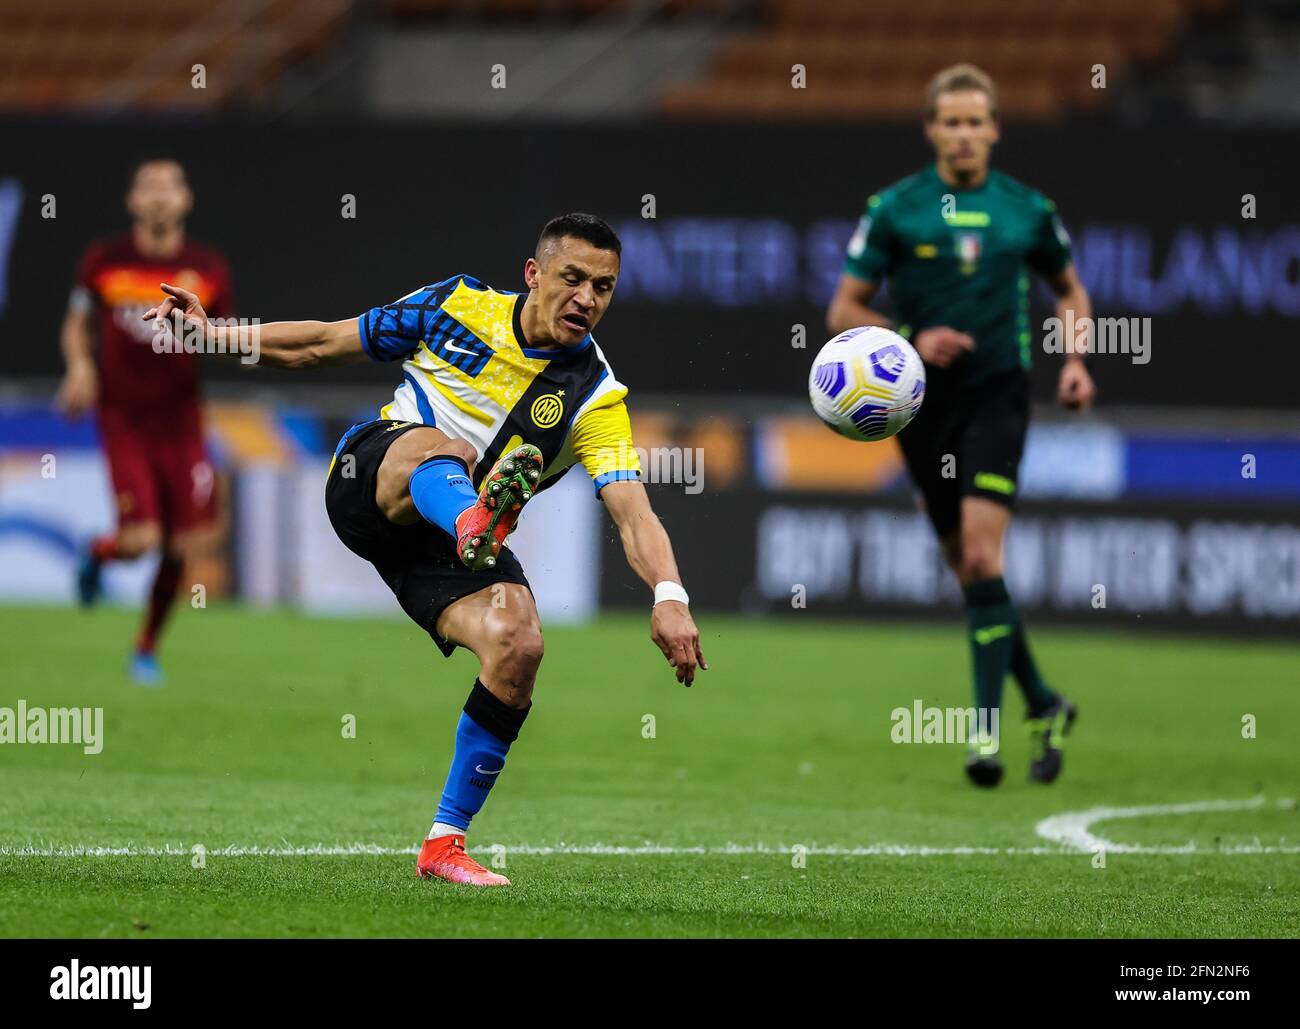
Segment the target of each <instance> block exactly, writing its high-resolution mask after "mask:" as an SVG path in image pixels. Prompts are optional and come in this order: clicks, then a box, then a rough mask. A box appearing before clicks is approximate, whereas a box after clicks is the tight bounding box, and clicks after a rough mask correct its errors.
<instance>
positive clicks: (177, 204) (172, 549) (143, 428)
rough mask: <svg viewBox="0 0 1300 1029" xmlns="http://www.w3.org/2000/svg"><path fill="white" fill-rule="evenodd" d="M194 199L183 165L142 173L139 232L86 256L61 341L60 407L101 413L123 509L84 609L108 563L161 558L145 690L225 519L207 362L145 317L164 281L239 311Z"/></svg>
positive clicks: (138, 659) (142, 645)
mask: <svg viewBox="0 0 1300 1029" xmlns="http://www.w3.org/2000/svg"><path fill="white" fill-rule="evenodd" d="M192 203H193V196H192V194H191V193H190V188H189V185H188V183H187V182H186V178H185V169H184V168H182V167H181V165H180V164H179V163H178V162H176V161H174V160H171V159H168V158H158V159H151V160H147V161H144V162H142V163H141V164H139V165H138V166H137V167H136V169H135V172H134V175H133V176H132V180H131V185H130V189H129V191H128V192H127V195H126V207H127V210H128V211H129V212H130V214H131V218H132V222H133V225H132V229H131V232H130V234H128V235H123V236H119V237H117V238H114V239H110V240H105V241H101V242H97V243H92V244H91V245H90V246H89V247H88V248H87V250H86V252H85V254H84V255H83V256H82V258H81V263H80V265H79V266H78V269H77V281H76V285H75V286H74V287H73V290H72V297H71V300H70V302H69V305H68V313H67V315H66V317H65V318H64V321H63V330H62V336H61V345H62V349H63V357H64V361H65V363H66V366H67V372H66V374H65V376H64V379H63V383H62V385H61V386H60V387H59V392H58V396H57V397H56V398H55V406H56V407H57V408H58V409H59V410H60V411H62V412H63V413H64V414H65V415H67V416H68V417H70V418H75V417H79V416H81V415H82V414H84V413H86V412H87V411H90V410H92V409H94V410H95V412H96V415H97V421H98V425H99V433H100V439H101V441H102V444H103V447H104V456H105V458H106V459H107V461H108V467H109V472H110V475H111V477H112V482H113V493H114V497H115V500H116V504H117V529H116V530H115V531H114V532H110V533H106V534H105V535H103V536H100V537H98V538H97V539H95V540H93V541H91V543H90V545H89V546H88V548H87V551H86V553H85V554H84V556H83V558H82V562H81V567H80V571H79V573H78V577H77V589H78V593H79V596H80V599H81V602H82V604H83V605H87V606H88V605H90V604H92V603H94V601H95V600H96V599H97V597H98V596H99V592H100V574H101V571H102V568H103V566H104V564H105V562H108V561H130V560H134V559H135V558H138V557H142V556H144V555H146V554H149V553H153V552H158V553H159V555H160V562H159V565H158V574H157V577H156V578H155V579H154V583H153V589H152V590H151V591H150V596H149V605H148V609H147V611H146V613H145V619H144V624H143V625H142V626H141V629H140V634H139V636H138V637H137V639H136V643H135V651H134V653H133V655H132V658H131V663H130V672H131V675H132V677H133V678H134V679H135V680H136V681H137V682H139V683H140V684H142V685H158V684H159V683H161V681H162V672H161V669H160V667H159V665H158V662H157V659H156V658H155V656H154V650H155V647H156V645H157V642H158V634H159V632H160V631H161V629H162V626H163V623H164V621H165V620H166V618H167V613H168V611H169V610H170V609H171V606H172V603H173V601H174V599H175V597H176V592H177V590H178V588H179V586H180V580H181V572H182V570H183V568H184V566H185V561H186V560H187V558H189V557H192V556H194V555H195V554H196V553H197V549H198V547H199V546H200V545H201V543H203V542H205V536H206V535H207V532H206V530H208V528H209V526H210V525H211V523H212V521H213V518H214V515H215V511H216V503H215V494H214V486H215V476H214V473H213V468H212V465H211V464H210V463H209V461H208V456H207V450H206V448H205V446H204V443H203V419H202V413H201V411H200V408H199V384H198V364H199V359H198V356H197V355H195V354H187V353H184V352H183V351H179V350H173V351H172V352H167V351H164V352H158V350H156V349H155V346H154V338H155V336H156V332H155V330H154V329H152V328H151V327H150V326H149V325H147V324H146V323H144V322H142V321H141V319H140V315H141V312H143V311H145V310H146V309H147V308H148V307H150V306H151V305H152V304H153V303H154V299H155V297H156V295H157V292H158V288H157V284H158V282H159V281H160V280H162V281H168V282H179V283H182V284H183V285H185V288H186V289H189V290H192V291H194V292H195V293H198V294H199V295H200V296H201V297H203V298H204V299H203V302H204V307H205V308H206V309H207V310H213V309H214V308H215V310H216V311H218V312H220V314H221V315H222V316H226V315H228V314H229V313H230V272H229V269H228V267H227V264H226V261H225V258H223V257H222V256H221V255H220V254H218V253H216V252H215V251H213V250H210V249H208V248H206V247H202V246H199V245H198V244H196V243H193V242H190V241H189V240H188V239H187V238H186V236H185V218H186V216H187V215H188V214H189V212H190V207H191V205H192ZM96 338H97V339H98V343H99V348H98V349H99V353H98V360H96V356H95V348H94V342H95V340H96Z"/></svg>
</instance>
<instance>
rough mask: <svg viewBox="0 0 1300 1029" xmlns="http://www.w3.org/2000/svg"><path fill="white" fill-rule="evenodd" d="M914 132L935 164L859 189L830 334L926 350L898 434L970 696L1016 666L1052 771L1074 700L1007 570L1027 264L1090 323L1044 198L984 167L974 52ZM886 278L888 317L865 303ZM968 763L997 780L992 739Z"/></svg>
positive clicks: (1023, 406)
mask: <svg viewBox="0 0 1300 1029" xmlns="http://www.w3.org/2000/svg"><path fill="white" fill-rule="evenodd" d="M925 132H926V135H927V137H928V138H929V140H930V143H931V144H932V145H933V146H934V150H935V156H936V161H935V163H934V164H933V165H931V166H930V167H928V168H926V169H925V170H924V171H920V172H917V173H916V174H915V175H912V176H910V177H909V178H906V179H903V180H902V181H901V182H897V183H895V184H894V185H892V186H890V187H889V188H888V189H885V190H883V191H881V192H880V193H878V194H876V195H874V196H872V197H871V198H870V199H869V200H868V201H867V209H866V212H865V213H864V214H863V216H862V220H861V222H860V223H859V224H858V229H857V231H856V232H855V233H854V235H853V238H852V239H851V240H850V241H849V246H848V256H847V259H846V261H845V264H844V272H843V274H842V275H841V276H840V281H839V285H838V288H837V289H836V292H835V297H834V299H833V300H832V301H831V305H830V309H829V311H828V312H827V315H826V322H827V325H828V327H829V328H830V330H831V332H833V333H837V334H838V333H840V332H843V331H845V330H846V329H851V328H854V327H856V326H859V325H886V326H890V327H892V328H894V329H895V330H896V331H897V332H899V333H900V334H902V335H903V336H906V337H907V338H908V339H910V340H911V341H912V344H913V345H914V346H915V347H916V349H917V352H918V353H919V354H920V355H921V358H922V360H924V361H925V365H926V380H927V382H926V396H925V403H924V405H922V407H921V411H920V413H919V414H918V415H917V417H916V419H915V420H914V421H913V422H912V423H911V424H910V425H909V426H908V427H907V428H905V429H904V430H903V431H902V433H901V434H900V435H899V442H900V443H901V445H902V449H903V454H904V456H905V458H906V460H907V467H908V471H909V472H910V474H911V476H912V481H913V482H914V483H915V484H916V487H917V489H918V490H920V492H921V494H922V495H923V497H924V498H925V504H926V509H927V512H928V514H929V516H930V521H931V522H932V524H933V525H934V530H935V532H936V533H937V534H938V536H939V541H940V543H941V545H942V547H943V553H944V558H945V560H946V561H947V563H948V565H949V567H950V568H952V570H953V572H954V573H955V574H956V576H957V579H958V581H959V582H960V583H961V587H962V594H963V596H964V598H965V602H966V613H967V618H968V623H969V629H970V632H969V639H970V648H971V665H972V673H973V677H974V686H975V704H976V707H977V708H981V709H985V710H986V711H992V710H994V709H998V708H999V707H1000V706H1001V702H1002V684H1003V681H1004V680H1005V678H1006V675H1007V672H1008V671H1009V672H1010V673H1011V674H1012V676H1013V677H1014V678H1015V680H1016V682H1017V683H1018V684H1019V686H1020V690H1021V692H1022V693H1023V694H1024V697H1025V702H1026V705H1027V707H1028V717H1029V725H1030V731H1031V740H1032V743H1033V748H1032V758H1031V762H1030V766H1029V773H1030V777H1031V778H1033V779H1034V780H1036V781H1038V782H1052V781H1053V780H1054V779H1055V778H1056V777H1057V775H1059V774H1060V771H1061V747H1062V744H1063V742H1064V737H1065V735H1066V733H1067V732H1068V731H1069V728H1070V724H1071V723H1072V722H1073V721H1074V716H1075V708H1074V705H1073V704H1071V703H1070V702H1069V701H1068V700H1066V699H1065V698H1064V697H1062V696H1060V695H1059V694H1057V693H1055V692H1054V691H1053V690H1052V689H1051V688H1050V687H1049V686H1048V685H1047V683H1046V682H1045V681H1044V680H1043V677H1042V676H1041V675H1040V674H1039V671H1038V667H1037V665H1035V663H1034V659H1033V656H1032V654H1031V653H1030V650H1029V642H1028V639H1027V637H1026V633H1025V628H1024V626H1023V624H1022V623H1021V620H1020V616H1019V614H1018V612H1017V611H1016V607H1015V605H1014V604H1013V603H1012V600H1011V597H1010V596H1009V595H1008V593H1007V587H1006V583H1005V582H1004V581H1003V578H1002V545H1003V537H1004V536H1005V535H1006V531H1007V525H1008V524H1009V523H1010V521H1011V512H1012V510H1013V509H1014V507H1015V500H1016V492H1017V485H1018V479H1017V476H1018V472H1019V466H1020V457H1021V453H1022V451H1023V450H1024V442H1025V430H1026V428H1027V426H1028V422H1029V375H1028V371H1029V364H1030V352H1031V349H1032V346H1033V339H1034V336H1033V334H1032V333H1031V331H1030V326H1029V272H1030V271H1033V272H1036V273H1037V274H1039V275H1041V276H1042V277H1043V278H1044V279H1046V280H1047V282H1048V283H1050V284H1051V286H1052V289H1053V290H1054V291H1055V293H1056V298H1057V300H1056V314H1057V317H1058V318H1060V319H1061V320H1062V324H1064V325H1069V324H1071V322H1069V321H1068V320H1066V319H1067V312H1072V313H1073V319H1074V322H1073V324H1074V325H1076V326H1080V325H1081V322H1082V326H1083V327H1086V326H1087V325H1089V324H1090V322H1091V315H1092V307H1091V303H1090V302H1089V300H1088V294H1087V292H1086V291H1085V290H1084V288H1083V284H1082V283H1081V282H1080V281H1079V277H1078V275H1077V273H1076V272H1075V268H1074V263H1073V261H1072V260H1071V256H1070V239H1069V236H1068V235H1066V232H1065V228H1064V227H1063V226H1062V225H1061V221H1060V219H1059V218H1058V217H1057V215H1056V210H1055V208H1054V206H1053V205H1052V202H1051V201H1050V200H1048V199H1047V198H1046V197H1044V196H1043V195H1042V194H1041V193H1036V192H1035V191H1034V190H1032V189H1030V188H1028V187H1027V186H1023V185H1021V184H1020V183H1019V182H1016V181H1015V180H1014V179H1012V178H1009V177H1007V176H1006V175H1003V174H1001V173H999V172H996V171H992V170H991V169H990V168H989V158H990V155H991V152H992V149H993V145H994V143H996V142H997V140H998V132H999V127H998V120H997V92H996V89H995V87H994V85H993V82H992V80H991V79H990V78H989V77H988V76H987V75H985V74H984V72H982V71H980V70H979V69H978V68H975V67H974V66H972V65H969V64H961V65H955V66H953V67H951V68H947V69H945V70H944V71H942V72H940V73H939V74H938V75H937V76H935V78H934V80H933V81H932V82H931V83H930V87H929V91H928V94H927V97H926V111H925ZM886 278H887V279H888V280H889V290H890V294H891V295H892V297H893V302H894V307H895V310H896V311H897V313H898V319H899V323H900V324H898V325H896V326H891V325H890V321H889V319H887V318H885V317H884V316H883V315H882V314H880V312H878V311H876V310H873V309H872V308H871V306H870V304H871V301H872V299H873V298H874V297H875V295H876V292H877V290H878V289H879V288H880V285H881V283H882V282H883V281H884V280H885V279H886ZM1083 319H1087V321H1082V320H1083ZM1084 331H1086V328H1082V329H1081V330H1080V331H1079V332H1078V336H1077V338H1078V341H1079V342H1078V343H1077V344H1076V345H1075V346H1073V347H1068V346H1067V351H1068V352H1067V356H1066V360H1065V366H1064V367H1063V368H1062V369H1061V376H1060V383H1059V387H1058V390H1057V399H1058V400H1059V401H1060V402H1061V403H1062V404H1064V405H1065V406H1066V407H1071V408H1083V407H1086V406H1087V405H1088V404H1090V403H1091V402H1092V399H1093V394H1094V387H1093V383H1092V378H1091V377H1090V376H1089V374H1088V370H1087V368H1086V367H1085V365H1084V362H1083V357H1082V354H1083V353H1084V352H1086V336H1085V335H1084V334H1083V333H1084ZM986 724H987V723H986ZM966 772H967V775H968V776H969V777H970V779H971V781H972V782H974V783H976V784H978V785H980V786H995V785H997V783H998V782H1000V781H1001V779H1002V762H1001V760H1000V758H999V755H998V749H997V744H996V742H994V743H993V744H990V745H985V746H983V747H980V746H978V745H972V748H971V750H970V752H969V753H968V755H967V760H966Z"/></svg>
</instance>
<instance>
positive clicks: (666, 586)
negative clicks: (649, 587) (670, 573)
mask: <svg viewBox="0 0 1300 1029" xmlns="http://www.w3.org/2000/svg"><path fill="white" fill-rule="evenodd" d="M665 600H680V601H681V602H682V603H683V604H689V603H690V602H691V598H690V597H688V596H687V595H686V590H685V589H683V588H682V584H681V583H680V582H673V581H672V580H670V579H665V580H664V581H663V582H661V583H657V584H656V585H655V603H656V604H662V603H663V602H664V601H665Z"/></svg>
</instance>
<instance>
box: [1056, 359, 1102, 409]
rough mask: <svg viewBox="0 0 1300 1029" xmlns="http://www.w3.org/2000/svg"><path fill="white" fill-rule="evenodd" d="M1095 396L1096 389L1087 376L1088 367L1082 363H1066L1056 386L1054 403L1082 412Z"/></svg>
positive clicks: (1090, 377)
mask: <svg viewBox="0 0 1300 1029" xmlns="http://www.w3.org/2000/svg"><path fill="white" fill-rule="evenodd" d="M1096 395H1097V387H1096V386H1095V385H1094V384H1093V381H1092V376H1091V375H1089V374H1088V366H1087V365H1085V364H1084V363H1083V362H1082V361H1066V362H1065V367H1063V368H1062V369H1061V378H1060V380H1059V381H1058V382H1057V386H1056V402H1057V403H1058V404H1060V405H1061V406H1062V407H1068V408H1070V409H1071V410H1073V411H1082V410H1084V409H1085V408H1087V407H1090V406H1091V405H1092V401H1093V398H1094V397H1096Z"/></svg>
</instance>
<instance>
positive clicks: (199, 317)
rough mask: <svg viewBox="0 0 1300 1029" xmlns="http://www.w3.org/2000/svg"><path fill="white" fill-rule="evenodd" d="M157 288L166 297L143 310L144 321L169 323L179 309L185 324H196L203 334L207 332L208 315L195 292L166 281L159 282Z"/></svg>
mask: <svg viewBox="0 0 1300 1029" xmlns="http://www.w3.org/2000/svg"><path fill="white" fill-rule="evenodd" d="M158 288H159V289H161V290H162V291H163V292H164V293H166V294H167V297H166V299H165V300H163V302H162V303H161V304H159V305H158V306H157V307H151V308H149V310H147V311H145V313H144V315H143V318H144V320H145V321H147V322H152V321H163V322H168V323H171V322H172V321H174V318H175V313H176V312H177V311H179V312H180V317H181V318H182V319H183V320H184V322H185V323H186V324H189V325H198V326H199V327H201V328H202V330H203V332H204V333H205V334H206V333H207V329H208V315H207V312H206V311H204V310H203V305H202V304H200V303H199V298H198V296H197V295H196V294H194V293H191V292H190V291H189V290H188V289H181V288H180V286H172V285H169V284H167V283H166V282H162V283H159V286H158ZM177 327H178V326H177ZM173 331H174V330H173Z"/></svg>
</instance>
